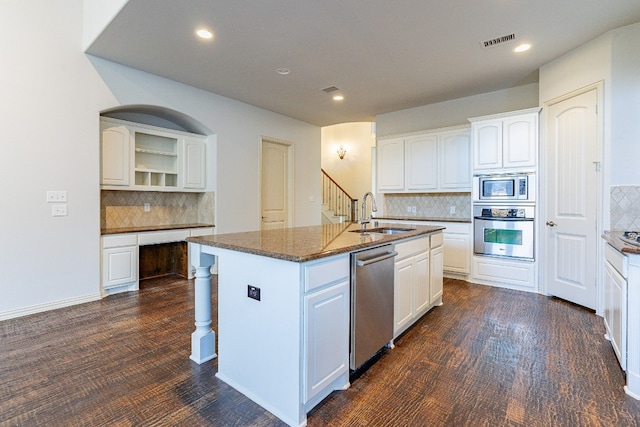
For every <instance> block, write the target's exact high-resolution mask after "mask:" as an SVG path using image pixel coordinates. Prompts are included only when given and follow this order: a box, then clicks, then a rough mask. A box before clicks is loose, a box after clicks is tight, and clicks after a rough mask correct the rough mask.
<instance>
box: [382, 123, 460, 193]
mask: <svg viewBox="0 0 640 427" xmlns="http://www.w3.org/2000/svg"><path fill="white" fill-rule="evenodd" d="M470 141H471V136H470V130H469V127H468V126H462V127H460V126H458V127H455V128H446V129H440V130H433V131H425V132H424V133H420V134H413V135H408V136H406V137H402V138H391V139H385V140H380V141H378V143H377V182H378V191H379V192H382V193H384V192H421V193H427V192H456V191H458V192H461V191H471V163H470V162H471V156H470V143H471V142H470Z"/></svg>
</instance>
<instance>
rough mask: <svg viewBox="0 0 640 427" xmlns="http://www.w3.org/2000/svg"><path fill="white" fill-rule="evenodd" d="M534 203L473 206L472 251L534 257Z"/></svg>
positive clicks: (513, 256)
mask: <svg viewBox="0 0 640 427" xmlns="http://www.w3.org/2000/svg"><path fill="white" fill-rule="evenodd" d="M534 211H535V208H534V206H532V205H530V206H524V205H521V206H500V205H497V206H490V205H474V207H473V229H474V239H473V253H474V254H476V255H489V256H497V257H506V258H517V259H523V260H531V261H533V259H534Z"/></svg>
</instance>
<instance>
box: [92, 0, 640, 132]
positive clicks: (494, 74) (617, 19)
mask: <svg viewBox="0 0 640 427" xmlns="http://www.w3.org/2000/svg"><path fill="white" fill-rule="evenodd" d="M638 21H640V1H639V0H484V1H480V0H187V1H177V0H129V1H128V3H127V4H126V5H125V7H124V8H123V9H122V11H121V12H120V13H119V14H118V15H117V16H116V18H115V19H114V20H113V21H112V22H111V23H110V24H109V25H108V26H107V28H106V29H105V30H104V32H103V33H102V34H101V35H100V36H99V37H98V38H97V39H96V41H95V42H94V43H93V44H92V45H91V46H90V47H89V49H88V50H87V53H90V54H93V55H96V56H100V57H103V58H106V59H109V60H112V61H115V62H119V63H121V64H124V65H128V66H130V67H133V68H137V69H140V70H144V71H147V72H150V73H153V74H157V75H160V76H163V77H167V78H170V79H173V80H176V81H180V82H183V83H186V84H189V85H191V86H195V87H198V88H201V89H205V90H208V91H211V92H214V93H217V94H219V95H223V96H226V97H229V98H234V99H237V100H239V101H243V102H246V103H248V104H252V105H255V106H258V107H261V108H264V109H267V110H271V111H274V112H277V113H281V114H284V115H286V116H290V117H294V118H297V119H300V120H303V121H306V122H309V123H312V124H315V125H319V126H326V125H331V124H337V123H345V122H355V121H373V120H374V119H375V116H376V115H378V114H382V113H386V112H390V111H397V110H401V109H405V108H410V107H415V106H419V105H425V104H430V103H434V102H441V101H445V100H449V99H455V98H460V97H464V96H470V95H474V94H478V93H483V92H489V91H494V90H498V89H503V88H508V87H513V86H518V85H521V84H526V83H531V82H536V81H537V79H538V68H539V67H540V66H541V65H543V64H545V63H547V62H549V61H551V60H552V59H554V58H557V57H559V56H561V55H562V54H564V53H566V52H568V51H570V50H572V49H574V48H575V47H577V46H579V45H581V44H583V43H585V42H587V41H589V40H591V39H593V38H595V37H597V36H599V35H601V34H603V33H605V32H607V31H608V30H611V29H614V28H617V27H620V26H623V25H627V24H631V23H634V22H638ZM201 26H204V27H207V28H210V29H211V30H212V31H213V32H214V33H215V38H214V39H213V40H212V41H209V42H206V41H202V40H199V39H197V38H196V37H195V36H194V31H195V29H196V27H201ZM511 33H515V35H516V41H515V42H510V43H505V44H502V45H499V46H495V47H491V48H483V47H482V46H481V41H484V40H488V39H493V38H496V37H500V36H503V35H507V34H511ZM520 42H527V43H530V44H531V45H532V48H531V50H530V51H529V52H527V53H523V54H515V53H514V52H513V48H514V47H515V46H516V45H517V44H519V43H520ZM279 67H286V68H289V69H290V70H291V73H290V74H289V75H286V76H282V75H279V74H278V73H276V69H277V68H279ZM328 86H336V87H338V88H339V89H340V93H342V94H343V95H344V96H345V100H344V101H342V102H340V103H336V102H334V101H333V100H332V99H331V95H329V94H327V93H325V92H323V91H322V90H321V89H323V88H326V87H328Z"/></svg>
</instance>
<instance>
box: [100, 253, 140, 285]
mask: <svg viewBox="0 0 640 427" xmlns="http://www.w3.org/2000/svg"><path fill="white" fill-rule="evenodd" d="M136 280H138V246H125V247H121V248H107V249H103V250H102V287H103V288H104V289H108V288H110V287H113V286H119V285H124V284H127V283H133V282H135V281H136Z"/></svg>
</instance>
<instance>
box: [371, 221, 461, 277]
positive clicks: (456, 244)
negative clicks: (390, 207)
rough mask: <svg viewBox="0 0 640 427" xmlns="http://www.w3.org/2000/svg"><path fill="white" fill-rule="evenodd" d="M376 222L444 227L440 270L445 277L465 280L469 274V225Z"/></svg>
mask: <svg viewBox="0 0 640 427" xmlns="http://www.w3.org/2000/svg"><path fill="white" fill-rule="evenodd" d="M378 222H379V223H381V224H385V223H387V224H388V223H397V224H412V225H429V226H435V227H445V229H444V230H443V231H442V238H443V243H442V269H443V271H444V274H445V276H447V277H454V278H462V279H466V278H467V276H468V275H469V273H470V272H471V244H472V242H471V223H468V222H437V221H395V220H394V221H391V220H378Z"/></svg>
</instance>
